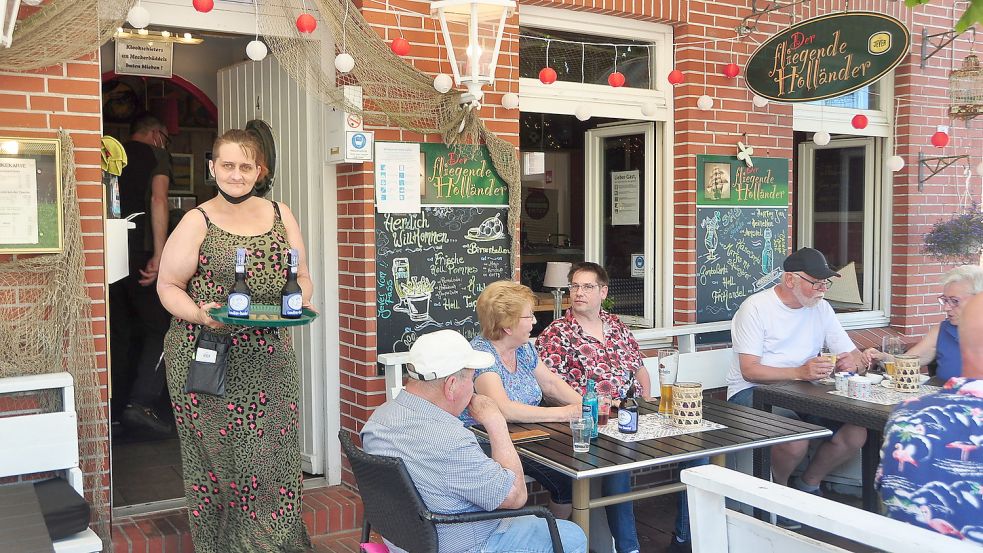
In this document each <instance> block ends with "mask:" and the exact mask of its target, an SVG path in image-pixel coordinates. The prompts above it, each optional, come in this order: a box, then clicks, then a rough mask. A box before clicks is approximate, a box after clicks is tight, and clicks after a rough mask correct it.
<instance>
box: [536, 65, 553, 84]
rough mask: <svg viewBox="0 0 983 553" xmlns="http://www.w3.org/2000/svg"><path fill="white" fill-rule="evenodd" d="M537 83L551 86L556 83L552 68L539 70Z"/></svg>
mask: <svg viewBox="0 0 983 553" xmlns="http://www.w3.org/2000/svg"><path fill="white" fill-rule="evenodd" d="M539 82H541V83H543V84H553V83H555V82H556V70H555V69H553V68H552V67H544V68H542V69H540V70H539Z"/></svg>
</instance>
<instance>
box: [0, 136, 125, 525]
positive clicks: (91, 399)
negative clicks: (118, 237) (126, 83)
mask: <svg viewBox="0 0 983 553" xmlns="http://www.w3.org/2000/svg"><path fill="white" fill-rule="evenodd" d="M58 139H59V141H60V142H61V174H62V183H61V187H62V192H61V194H62V206H61V207H62V219H63V225H64V229H63V234H64V249H63V250H62V252H61V253H57V254H44V255H34V256H12V258H11V259H9V260H6V261H2V262H0V292H2V293H3V294H4V295H16V297H17V298H18V299H17V300H16V301H4V306H3V307H2V308H0V378H6V377H9V376H23V375H33V374H43V373H52V372H59V371H68V372H69V373H71V375H72V377H73V378H74V379H75V404H76V410H77V412H78V420H79V448H80V452H79V453H80V455H81V457H82V465H83V472H84V473H85V485H84V489H85V490H86V492H90V493H92V492H94V493H92V497H91V500H90V501H91V502H92V504H93V508H94V510H95V512H97V513H103V512H106V511H107V503H106V502H107V497H106V494H104V493H103V482H102V478H103V475H104V467H105V466H106V464H107V460H108V456H107V444H108V442H107V440H106V436H107V434H108V427H107V424H106V416H105V411H104V405H103V402H102V398H101V396H100V387H99V381H98V375H97V372H96V354H95V347H94V344H93V340H92V334H93V331H92V328H91V326H90V323H89V321H91V320H92V308H91V302H92V300H91V299H90V298H89V295H88V293H87V291H86V284H85V283H86V281H85V259H84V252H83V248H82V222H81V217H80V213H79V204H78V197H77V195H76V181H75V159H74V156H75V154H74V151H75V146H74V144H73V143H72V139H71V137H70V136H69V134H68V133H67V132H66V131H63V130H62V131H59V132H58ZM107 523H108V521H107V520H103V521H101V524H100V526H99V534H100V535H101V536H102V537H103V539H104V540H105V539H107V537H108V535H109V533H108V524H107Z"/></svg>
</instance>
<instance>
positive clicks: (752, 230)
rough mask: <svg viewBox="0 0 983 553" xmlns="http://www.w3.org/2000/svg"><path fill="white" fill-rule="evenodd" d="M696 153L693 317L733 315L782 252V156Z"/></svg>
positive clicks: (774, 269) (764, 283)
mask: <svg viewBox="0 0 983 553" xmlns="http://www.w3.org/2000/svg"><path fill="white" fill-rule="evenodd" d="M752 162H753V166H748V165H747V164H745V162H744V161H739V160H737V159H736V158H733V157H726V156H703V155H701V156H697V162H696V167H697V183H698V186H697V208H696V224H697V240H696V253H697V263H696V264H697V273H696V275H697V280H696V321H697V322H698V323H706V322H712V321H725V320H730V319H731V318H733V316H734V313H736V312H737V308H738V307H740V305H741V303H742V302H743V301H744V299H745V298H746V297H748V296H750V295H751V294H753V293H755V292H758V291H760V290H764V289H765V288H768V287H770V286H772V285H774V284H775V283H776V282H777V281H778V279H779V278H780V276H781V266H782V262H783V261H784V260H785V256H786V252H787V251H788V244H789V238H788V192H789V186H788V160H787V159H780V158H757V157H756V158H753V160H752Z"/></svg>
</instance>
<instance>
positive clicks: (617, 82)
mask: <svg viewBox="0 0 983 553" xmlns="http://www.w3.org/2000/svg"><path fill="white" fill-rule="evenodd" d="M608 84H609V85H611V86H613V87H615V88H618V87H619V86H625V74H624V73H621V72H619V71H615V72H614V73H611V74H610V75H608Z"/></svg>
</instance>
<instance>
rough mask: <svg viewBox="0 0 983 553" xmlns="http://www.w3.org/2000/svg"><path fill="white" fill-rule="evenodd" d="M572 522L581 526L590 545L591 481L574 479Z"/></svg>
mask: <svg viewBox="0 0 983 553" xmlns="http://www.w3.org/2000/svg"><path fill="white" fill-rule="evenodd" d="M570 520H572V521H573V523H574V524H576V525H577V526H580V528H581V529H582V530H583V531H584V535H586V536H587V541H588V543H590V479H589V478H574V480H573V513H572V514H571V515H570Z"/></svg>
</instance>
